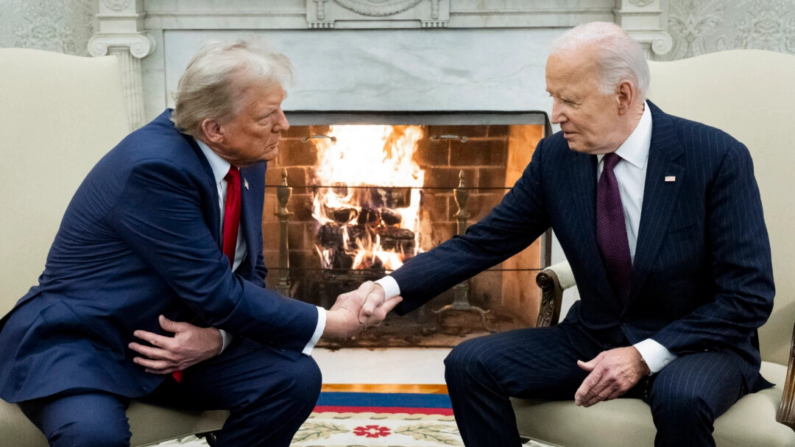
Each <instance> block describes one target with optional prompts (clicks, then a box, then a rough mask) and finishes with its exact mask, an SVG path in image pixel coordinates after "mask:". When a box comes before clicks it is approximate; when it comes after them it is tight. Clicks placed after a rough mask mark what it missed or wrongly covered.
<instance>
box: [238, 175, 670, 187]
mask: <svg viewBox="0 0 795 447" xmlns="http://www.w3.org/2000/svg"><path fill="white" fill-rule="evenodd" d="M675 181H676V176H675V175H666V176H665V183H673V182H675ZM246 188H248V186H246Z"/></svg>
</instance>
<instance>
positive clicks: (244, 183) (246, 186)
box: [243, 177, 668, 191]
mask: <svg viewBox="0 0 795 447" xmlns="http://www.w3.org/2000/svg"><path fill="white" fill-rule="evenodd" d="M666 178H668V177H666ZM243 186H244V187H245V188H246V191H248V180H246V179H243Z"/></svg>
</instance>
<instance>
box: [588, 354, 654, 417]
mask: <svg viewBox="0 0 795 447" xmlns="http://www.w3.org/2000/svg"><path fill="white" fill-rule="evenodd" d="M577 366H579V367H580V368H582V369H584V370H586V371H589V372H590V374H588V377H586V378H585V380H583V382H582V385H580V388H579V389H578V390H577V393H576V394H575V395H574V403H575V404H577V405H580V406H583V407H590V406H591V405H595V404H597V403H599V402H601V401H603V400H612V399H615V398H617V397H620V396H622V395H623V394H624V393H626V392H627V391H629V389H630V388H632V387H633V386H635V385H636V384H637V383H638V382H639V381H640V379H641V378H642V377H643V376H646V375H648V374H649V367H648V366H647V365H646V363H644V362H643V357H641V355H640V352H638V350H637V349H635V347H634V346H629V347H626V348H615V349H611V350H609V351H604V352H602V353H601V354H599V355H598V356H596V358H595V359H593V360H591V361H589V362H583V361H579V360H578V361H577Z"/></svg>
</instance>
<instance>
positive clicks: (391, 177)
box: [263, 112, 550, 347]
mask: <svg viewBox="0 0 795 447" xmlns="http://www.w3.org/2000/svg"><path fill="white" fill-rule="evenodd" d="M288 119H289V120H290V122H291V125H292V127H291V128H290V130H289V131H288V132H287V133H286V134H285V135H284V136H283V139H282V145H281V148H280V154H279V157H278V159H277V160H274V161H273V162H271V163H270V165H269V168H268V174H267V178H266V184H267V188H266V191H267V192H266V199H265V214H264V216H263V235H264V240H265V246H264V257H265V262H266V265H267V266H268V267H269V270H270V273H269V276H268V286H269V287H274V288H277V289H280V290H281V291H282V292H283V293H285V294H287V295H289V296H292V297H294V298H296V299H300V300H303V301H306V302H310V303H313V304H316V305H319V306H322V307H325V308H329V307H330V306H331V305H333V303H334V301H335V300H336V297H337V295H339V294H340V293H344V292H347V291H350V290H352V289H355V288H356V287H358V286H359V285H360V284H361V283H362V282H363V281H366V280H374V279H378V278H380V277H382V276H384V275H386V274H388V273H390V272H391V271H392V270H394V269H396V268H398V267H399V266H400V265H402V263H404V262H406V261H408V260H410V259H411V258H412V257H414V256H415V255H416V254H418V253H421V252H424V251H428V250H430V249H432V248H433V247H435V246H437V245H439V244H440V243H442V242H444V241H446V240H447V239H449V238H451V237H453V235H455V234H457V233H459V232H463V231H464V230H465V228H466V226H467V225H470V224H473V223H475V222H477V221H478V220H480V219H482V218H483V217H484V216H485V215H486V214H488V213H489V211H490V210H491V209H492V208H493V207H494V206H496V205H497V204H498V203H499V202H500V200H501V199H502V196H503V195H504V194H505V193H506V192H507V191H508V189H509V188H510V186H511V185H513V183H514V182H515V181H516V179H518V177H519V176H520V175H521V172H522V171H523V170H524V168H525V166H526V165H527V163H529V161H530V157H531V156H532V152H533V149H534V148H535V146H536V144H537V142H538V140H540V139H541V138H542V137H543V136H544V135H545V134H546V133H547V132H548V127H549V125H548V121H547V119H546V115H545V114H544V113H540V112H510V113H498V112H488V113H471V112H470V113H451V112H444V113H436V112H416V113H382V112H381V113H376V112H321V113H311V112H292V113H288ZM283 183H284V184H285V185H286V186H287V187H289V188H291V193H290V194H289V198H288V197H287V188H285V187H284V186H282V187H281V191H280V187H279V186H280V185H282V184H283ZM279 195H281V196H282V199H283V200H284V204H285V205H286V206H285V207H284V209H282V204H281V203H279ZM280 210H281V211H280ZM285 211H286V212H285ZM285 233H286V234H285ZM280 244H281V245H280ZM549 246H550V245H549V241H548V240H547V241H544V240H539V241H537V242H536V243H535V244H533V245H532V246H531V247H529V248H528V249H527V250H525V251H524V252H522V253H520V254H518V255H516V256H514V257H513V258H511V259H509V260H507V261H505V262H504V263H503V264H501V265H499V266H496V267H495V268H493V269H490V270H488V271H486V272H483V273H481V274H480V275H477V276H476V277H475V278H473V279H472V280H470V281H467V282H465V283H462V284H460V285H459V286H457V287H456V288H454V289H453V290H450V291H448V292H446V293H444V294H442V295H440V296H439V297H437V298H435V299H434V300H432V301H431V302H429V303H428V304H426V305H425V306H422V307H421V308H420V309H418V310H417V311H415V312H413V313H412V314H410V315H409V316H407V317H405V318H397V317H396V316H390V317H389V318H388V319H387V321H386V322H385V323H384V324H383V325H382V326H381V327H379V328H377V329H372V330H370V331H368V332H367V333H365V334H363V335H362V336H360V337H358V338H357V339H356V340H355V341H349V342H344V343H338V342H331V343H329V342H326V341H324V342H323V343H324V344H325V345H327V346H343V345H344V346H368V347H375V346H381V347H391V346H454V345H455V344H457V343H459V342H460V341H462V340H464V339H466V338H469V337H473V336H477V335H482V334H485V333H488V332H498V331H505V330H510V329H515V328H519V327H528V326H531V325H532V324H533V323H534V322H535V319H536V316H537V303H538V302H539V297H538V289H537V287H535V285H534V282H533V278H534V276H535V275H534V273H535V272H537V271H538V270H539V269H540V268H541V267H543V266H544V265H545V264H546V263H548V252H549ZM280 263H281V264H280ZM445 306H448V309H445V310H442V311H441V312H440V309H443V308H444V307H445ZM479 309H480V310H479Z"/></svg>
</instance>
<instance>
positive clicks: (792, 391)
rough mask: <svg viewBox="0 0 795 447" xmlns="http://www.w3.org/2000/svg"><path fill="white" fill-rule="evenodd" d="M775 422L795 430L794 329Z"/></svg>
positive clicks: (794, 329)
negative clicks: (785, 376)
mask: <svg viewBox="0 0 795 447" xmlns="http://www.w3.org/2000/svg"><path fill="white" fill-rule="evenodd" d="M776 421H778V422H780V423H782V424H784V425H786V426H788V427H789V428H791V429H793V430H795V328H793V332H792V342H791V343H790V350H789V364H788V365H787V379H786V380H785V381H784V394H783V395H782V396H781V405H779V407H778V414H776Z"/></svg>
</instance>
